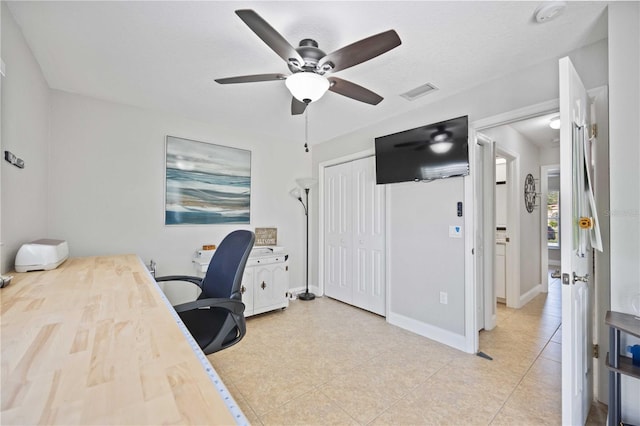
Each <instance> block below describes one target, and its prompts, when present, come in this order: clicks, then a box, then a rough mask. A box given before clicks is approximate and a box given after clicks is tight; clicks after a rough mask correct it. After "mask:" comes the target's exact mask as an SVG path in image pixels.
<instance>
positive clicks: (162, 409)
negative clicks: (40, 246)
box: [0, 255, 246, 425]
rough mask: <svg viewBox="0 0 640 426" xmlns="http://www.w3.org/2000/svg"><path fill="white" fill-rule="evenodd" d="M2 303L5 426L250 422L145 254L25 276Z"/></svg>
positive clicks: (74, 261) (76, 262)
mask: <svg viewBox="0 0 640 426" xmlns="http://www.w3.org/2000/svg"><path fill="white" fill-rule="evenodd" d="M0 298H1V308H0V315H1V316H0V319H1V326H2V329H1V335H0V337H1V343H2V357H1V365H2V369H1V371H0V372H1V380H2V387H1V388H0V392H1V394H2V395H1V396H2V398H1V401H2V406H1V409H0V423H1V424H3V425H10V424H20V425H23V424H65V425H69V424H82V425H88V424H117V425H124V424H136V425H142V424H154V425H160V424H207V425H213V424H236V420H240V421H246V420H245V419H244V416H243V415H242V414H241V412H240V414H239V415H235V416H234V415H233V414H232V412H231V410H230V408H229V406H228V402H225V401H224V400H223V397H224V394H223V393H222V392H220V391H219V389H218V388H217V387H216V386H215V385H214V381H213V379H212V378H210V376H209V375H208V374H207V372H206V371H205V366H203V364H202V360H201V359H200V358H199V356H198V355H200V357H201V358H204V357H203V356H202V353H201V352H200V353H199V354H198V352H197V351H194V349H193V348H192V346H191V345H190V344H189V341H188V340H187V338H185V336H184V334H183V331H182V330H181V328H180V323H178V322H177V321H176V317H174V314H173V313H172V310H171V309H170V305H168V304H167V302H166V299H165V298H164V297H163V295H162V294H161V292H160V290H159V288H158V287H157V285H156V284H155V282H154V280H153V279H152V277H151V275H149V273H148V272H147V270H146V268H145V267H144V265H143V263H142V261H141V260H140V259H139V258H138V257H137V256H135V255H121V256H102V257H87V258H70V259H68V260H67V261H66V262H65V263H63V264H62V265H61V266H60V267H58V269H55V270H52V271H42V272H28V273H22V274H19V273H16V274H14V279H13V281H12V282H11V284H10V285H9V286H8V287H6V288H3V289H2V290H0ZM205 360H206V358H205ZM208 367H209V368H211V367H210V365H209V366H208ZM211 370H212V368H211ZM212 374H214V375H215V377H216V378H217V374H215V372H213V373H212ZM222 387H224V385H222ZM225 389H226V388H225ZM229 398H230V396H229ZM227 400H228V399H227ZM231 401H233V398H231Z"/></svg>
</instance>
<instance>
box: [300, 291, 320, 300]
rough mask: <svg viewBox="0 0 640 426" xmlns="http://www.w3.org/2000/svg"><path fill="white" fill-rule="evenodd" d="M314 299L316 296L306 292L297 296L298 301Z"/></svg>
mask: <svg viewBox="0 0 640 426" xmlns="http://www.w3.org/2000/svg"><path fill="white" fill-rule="evenodd" d="M315 298H316V295H315V294H313V293H309V292H308V291H305V292H304V293H299V294H298V299H300V300H313V299H315Z"/></svg>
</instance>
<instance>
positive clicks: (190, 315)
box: [156, 230, 256, 355]
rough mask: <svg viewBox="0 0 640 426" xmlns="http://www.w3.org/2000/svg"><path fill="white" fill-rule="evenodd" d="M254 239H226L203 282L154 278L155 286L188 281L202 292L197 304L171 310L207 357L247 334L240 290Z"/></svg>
mask: <svg viewBox="0 0 640 426" xmlns="http://www.w3.org/2000/svg"><path fill="white" fill-rule="evenodd" d="M255 239H256V237H255V235H254V233H253V232H251V231H244V230H242V231H233V232H232V233H230V234H229V235H227V236H226V237H225V238H224V239H223V240H222V242H221V243H220V245H219V246H218V248H217V250H216V251H215V253H214V254H213V257H212V258H211V262H210V263H209V268H208V269H207V273H206V275H205V276H204V278H199V277H190V276H184V275H169V276H166V277H157V278H156V281H158V282H160V281H187V282H190V283H193V284H195V285H197V286H199V287H200V288H201V289H202V293H201V294H200V296H199V297H198V299H197V300H195V301H193V302H187V303H182V304H180V305H176V306H174V309H175V310H176V312H177V313H178V315H179V316H180V318H181V319H182V322H184V324H185V325H186V326H187V329H189V332H190V333H191V335H192V336H193V338H194V339H195V341H196V342H197V343H198V345H199V346H200V348H201V349H202V351H203V352H204V353H205V354H207V355H208V354H212V353H214V352H217V351H219V350H222V349H225V348H228V347H229V346H232V345H235V344H236V343H238V342H239V341H240V340H241V339H242V338H243V337H244V335H245V334H246V331H247V327H246V323H245V318H244V303H242V293H241V292H240V286H241V282H242V275H243V274H244V268H245V266H246V264H247V259H248V258H249V254H250V252H251V248H252V247H253V243H254V242H255Z"/></svg>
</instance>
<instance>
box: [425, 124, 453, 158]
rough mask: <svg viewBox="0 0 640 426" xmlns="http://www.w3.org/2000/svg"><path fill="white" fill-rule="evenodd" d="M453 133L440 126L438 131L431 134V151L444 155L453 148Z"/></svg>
mask: <svg viewBox="0 0 640 426" xmlns="http://www.w3.org/2000/svg"><path fill="white" fill-rule="evenodd" d="M452 136H453V133H451V132H450V131H448V130H445V128H444V126H438V130H437V131H435V132H433V133H432V134H431V141H432V142H431V143H430V144H429V149H430V150H431V151H433V152H434V153H436V154H444V153H446V152H449V151H450V150H451V148H453V141H452V140H451V137H452Z"/></svg>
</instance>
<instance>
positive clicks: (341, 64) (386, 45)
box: [317, 30, 402, 72]
mask: <svg viewBox="0 0 640 426" xmlns="http://www.w3.org/2000/svg"><path fill="white" fill-rule="evenodd" d="M401 43H402V41H400V37H399V36H398V33H396V32H395V31H394V30H389V31H385V32H383V33H380V34H376V35H373V36H371V37H367V38H365V39H362V40H360V41H356V42H355V43H353V44H350V45H348V46H345V47H343V48H342V49H338V50H336V51H335V52H332V53H329V54H328V55H327V56H325V57H324V58H322V59H320V61H319V62H318V67H317V68H318V69H322V68H323V66H324V65H329V63H331V64H333V66H332V68H331V71H332V72H335V71H340V70H343V69H346V68H349V67H352V66H354V65H358V64H360V63H362V62H365V61H368V60H369V59H373V58H375V57H376V56H378V55H382V54H383V53H385V52H388V51H389V50H391V49H393V48H394V47H397V46H400V44H401Z"/></svg>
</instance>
